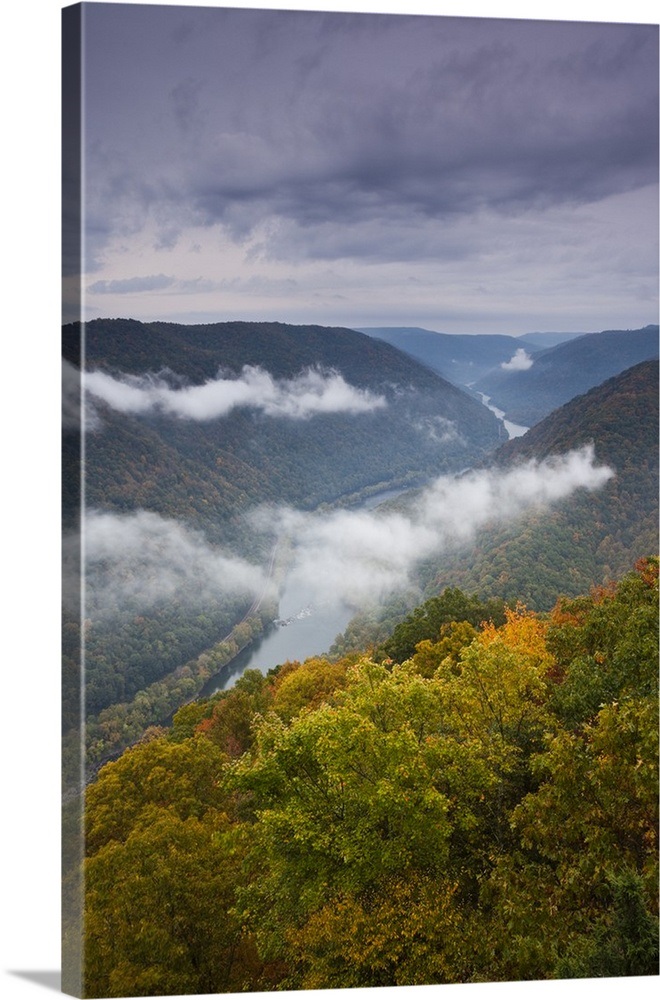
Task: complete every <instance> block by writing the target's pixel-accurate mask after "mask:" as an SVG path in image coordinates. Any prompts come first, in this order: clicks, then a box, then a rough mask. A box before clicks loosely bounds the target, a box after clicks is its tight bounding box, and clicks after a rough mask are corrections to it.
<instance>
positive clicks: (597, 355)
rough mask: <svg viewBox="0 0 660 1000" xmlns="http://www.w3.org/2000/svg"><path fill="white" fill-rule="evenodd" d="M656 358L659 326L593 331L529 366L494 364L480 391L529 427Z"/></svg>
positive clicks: (532, 359) (531, 360)
mask: <svg viewBox="0 0 660 1000" xmlns="http://www.w3.org/2000/svg"><path fill="white" fill-rule="evenodd" d="M657 357H658V327H657V326H646V327H644V328H643V329H641V330H606V331H604V332H602V333H588V334H585V335H584V336H582V337H577V338H576V339H574V340H570V341H566V342H564V343H562V344H559V345H557V346H556V347H552V348H550V349H548V350H546V351H542V352H540V353H535V354H533V355H531V356H530V357H529V361H528V362H527V366H526V367H522V366H519V367H518V368H508V369H503V368H502V367H499V368H495V369H493V370H492V371H491V372H489V374H487V375H485V376H484V377H482V378H480V379H479V381H478V382H477V383H476V384H475V389H476V390H478V391H480V392H483V393H485V394H486V395H487V396H490V397H491V401H492V402H493V403H494V404H495V405H496V406H498V407H499V408H500V409H501V410H503V411H504V412H505V413H506V415H507V418H508V419H510V420H512V421H514V422H516V423H520V424H523V425H525V426H528V427H529V426H532V425H533V424H536V423H538V421H539V420H541V419H543V417H546V416H547V415H548V414H549V413H550V412H551V411H552V410H554V409H556V408H557V407H559V406H562V405H563V404H564V403H567V402H568V401H569V400H570V399H573V397H575V396H578V395H580V394H582V393H584V392H587V390H589V389H591V388H592V387H593V386H596V385H599V384H600V383H601V382H603V381H604V380H605V379H607V378H611V377H612V376H613V375H616V374H618V373H619V372H622V371H624V370H625V369H626V368H629V367H630V366H631V365H634V364H637V363H638V362H640V361H645V360H647V359H650V358H657Z"/></svg>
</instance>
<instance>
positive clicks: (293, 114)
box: [65, 3, 658, 335]
mask: <svg viewBox="0 0 660 1000" xmlns="http://www.w3.org/2000/svg"><path fill="white" fill-rule="evenodd" d="M84 25H85V28H84V35H85V70H84V79H85V117H84V176H85V185H84V209H85V254H84V260H85V264H84V274H83V275H82V277H81V279H80V280H81V282H82V289H83V311H84V317H85V318H87V319H92V318H95V317H99V316H110V317H117V316H122V317H132V318H136V319H142V320H147V321H148V320H153V319H167V320H173V321H178V322H185V323H193V322H216V321H226V320H234V319H244V320H259V321H272V320H275V321H280V322H290V323H315V324H316V323H318V324H321V325H329V326H330V325H339V326H349V327H368V326H421V327H424V328H426V329H432V330H441V331H443V332H447V333H508V334H514V335H516V334H522V333H525V332H530V331H536V330H556V331H590V330H600V329H612V328H636V327H639V326H644V325H646V324H647V323H653V322H657V316H658V28H657V25H653V24H646V25H644V24H625V23H593V22H592V23H589V22H573V21H527V20H524V19H516V18H491V17H445V16H422V15H419V14H413V15H411V16H408V15H403V14H396V13H395V14H389V13H380V14H379V13H355V12H338V11H334V12H333V11H330V12H327V11H326V12H323V11H313V10H312V11H301V10H289V11H287V10H250V9H227V8H213V7H201V8H196V7H189V6H186V7H177V6H152V5H146V6H143V5H134V4H129V5H125V4H95V3H93V4H87V5H86V10H85V16H84ZM77 280H78V278H77V276H76V275H72V276H71V278H70V279H69V282H70V283H75V282H76V281H77ZM71 287H72V285H71V284H69V285H68V286H67V289H68V291H67V296H68V293H69V292H70V289H71ZM65 318H72V317H71V315H69V316H66V315H65Z"/></svg>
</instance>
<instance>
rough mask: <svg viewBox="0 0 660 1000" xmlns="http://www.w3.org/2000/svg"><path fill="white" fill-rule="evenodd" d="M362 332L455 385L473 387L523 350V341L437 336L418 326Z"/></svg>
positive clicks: (493, 337)
mask: <svg viewBox="0 0 660 1000" xmlns="http://www.w3.org/2000/svg"><path fill="white" fill-rule="evenodd" d="M360 331H361V332H362V333H366V334H368V335H369V336H370V337H376V338H377V339H378V340H384V341H385V342H386V343H388V344H392V345H393V346H394V347H398V349H399V350H400V351H405V352H406V353H407V354H410V356H411V357H413V358H416V359H417V360H418V361H421V362H422V364H424V365H428V367H429V368H432V369H433V371H435V372H438V373H439V374H440V375H442V376H443V377H444V378H446V379H448V380H449V381H450V382H453V383H454V384H455V385H471V384H472V383H473V382H476V380H477V379H479V378H481V377H482V376H483V375H485V374H486V372H489V371H490V370H491V369H492V368H494V367H495V366H496V365H499V364H501V363H502V362H507V361H509V360H510V359H511V358H512V357H513V355H514V354H515V352H516V351H517V350H518V349H519V347H520V343H519V339H520V338H518V337H507V336H503V335H500V334H492V335H491V334H479V333H475V334H453V333H452V334H450V333H436V332H435V331H434V330H423V329H421V328H420V327H416V326H401V327H399V326H391V327H380V326H379V327H375V326H374V327H361V328H360Z"/></svg>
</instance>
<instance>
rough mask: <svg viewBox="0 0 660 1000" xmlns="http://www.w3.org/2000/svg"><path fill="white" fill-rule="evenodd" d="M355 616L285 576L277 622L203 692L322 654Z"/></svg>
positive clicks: (365, 505)
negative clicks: (314, 600)
mask: <svg viewBox="0 0 660 1000" xmlns="http://www.w3.org/2000/svg"><path fill="white" fill-rule="evenodd" d="M479 395H480V397H481V401H482V403H483V405H484V406H486V407H487V408H488V409H489V410H491V411H492V412H493V413H494V414H495V416H496V417H497V418H498V419H499V420H501V421H502V422H503V424H504V427H505V428H506V430H507V433H508V434H509V437H520V436H521V435H522V434H524V433H525V431H526V430H527V429H528V428H527V427H522V426H520V425H519V424H514V423H511V421H510V420H506V419H504V413H503V412H502V410H498V409H497V408H496V407H494V406H491V405H490V397H489V396H484V395H483V393H479ZM405 492H406V490H403V489H389V490H382V491H381V492H379V493H374V495H373V496H371V497H368V498H367V499H366V500H363V501H362V502H361V503H358V504H356V505H355V507H354V509H356V510H373V509H374V508H375V507H378V506H379V505H380V504H381V503H384V502H385V501H386V500H391V499H393V498H394V497H397V496H401V494H402V493H405ZM354 615H355V608H353V607H350V606H349V605H347V604H342V603H333V604H327V605H323V606H320V607H319V606H314V605H312V604H310V602H309V595H308V594H307V593H306V592H305V589H304V587H303V586H302V585H301V583H300V582H299V581H298V582H296V581H292V580H289V579H287V580H285V581H284V584H283V588H282V591H281V593H280V602H279V619H278V620H277V621H278V624H273V626H272V627H271V629H270V630H269V631H268V632H267V633H266V635H265V636H263V638H261V639H258V640H257V641H256V642H253V643H251V644H250V645H249V646H248V647H247V648H246V649H244V650H243V651H242V652H241V653H239V654H238V656H236V657H234V659H233V660H231V662H230V663H228V664H227V665H226V666H225V667H223V669H222V670H221V671H220V672H219V673H217V674H216V675H215V676H214V677H212V678H211V679H210V680H209V681H208V682H207V683H206V685H205V687H204V688H203V690H202V692H201V696H202V697H205V698H208V697H209V696H210V695H212V694H215V692H216V691H224V690H226V689H227V688H230V687H232V686H233V685H234V684H235V683H236V681H237V680H238V678H239V677H240V676H241V675H242V674H243V673H244V672H245V671H246V670H260V671H261V672H262V673H267V672H268V671H269V670H270V669H272V667H275V666H277V664H279V663H285V662H286V661H287V660H299V661H301V662H302V661H303V660H305V659H307V658H308V657H310V656H320V655H322V654H323V653H326V652H327V651H328V649H329V648H330V646H331V645H332V644H333V642H334V641H335V639H336V638H337V636H338V635H340V634H341V633H342V632H343V631H344V630H345V628H346V626H347V625H348V623H349V622H350V620H351V618H353V616H354Z"/></svg>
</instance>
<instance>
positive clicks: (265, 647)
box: [201, 489, 406, 698]
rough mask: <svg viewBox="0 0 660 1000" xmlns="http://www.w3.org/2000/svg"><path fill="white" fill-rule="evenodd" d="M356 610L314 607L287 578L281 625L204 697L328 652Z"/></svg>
mask: <svg viewBox="0 0 660 1000" xmlns="http://www.w3.org/2000/svg"><path fill="white" fill-rule="evenodd" d="M405 492H406V490H403V489H389V490H382V491H381V492H379V493H374V495H373V496H371V497H368V498H367V499H366V500H363V501H362V502H361V503H358V504H356V505H355V507H354V508H353V509H354V510H373V509H374V507H378V506H379V504H381V503H384V502H385V501H386V500H391V499H393V498H394V497H397V496H401V494H402V493H405ZM355 613H356V612H355V608H354V607H351V606H349V605H348V604H343V603H341V602H339V603H332V604H330V603H328V604H325V605H322V606H314V605H312V604H310V602H309V595H308V594H307V592H306V591H305V589H304V587H303V586H302V584H301V583H300V582H299V581H297V582H296V581H292V580H290V579H286V580H285V581H284V584H283V587H282V591H281V593H280V600H279V618H278V619H277V620H278V622H279V623H280V624H274V625H273V626H272V628H271V629H270V630H269V632H267V634H266V635H265V636H264V637H263V638H261V639H257V640H256V641H255V642H253V643H251V644H250V645H249V646H248V647H247V648H246V649H244V650H243V651H242V652H241V653H239V654H238V656H236V657H234V659H233V660H231V662H230V663H228V664H227V665H226V666H225V667H223V669H222V670H221V671H220V672H219V673H217V674H216V675H215V676H214V677H211V679H210V680H209V681H207V683H206V685H205V686H204V688H203V690H202V692H201V697H204V698H208V697H209V696H210V695H211V694H214V693H215V692H216V691H224V690H226V689H227V688H230V687H232V686H233V685H234V684H235V683H236V681H237V680H238V678H239V677H240V676H241V675H242V674H243V673H244V672H245V671H246V670H261V672H262V673H267V672H268V671H269V670H270V669H271V668H272V667H275V666H277V664H278V663H285V662H286V661H287V660H300V661H301V662H302V660H306V659H307V658H308V657H310V656H320V655H321V654H323V653H326V652H327V651H328V649H329V648H330V646H331V645H332V644H333V642H334V641H335V639H336V638H337V636H338V635H340V634H341V633H342V632H343V631H344V629H345V628H346V626H347V625H348V623H349V622H350V620H351V618H353V616H354V615H355Z"/></svg>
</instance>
